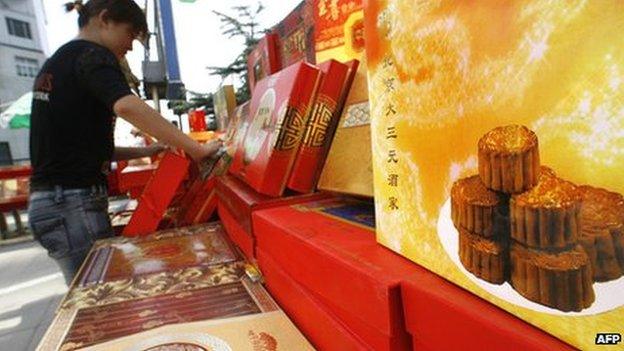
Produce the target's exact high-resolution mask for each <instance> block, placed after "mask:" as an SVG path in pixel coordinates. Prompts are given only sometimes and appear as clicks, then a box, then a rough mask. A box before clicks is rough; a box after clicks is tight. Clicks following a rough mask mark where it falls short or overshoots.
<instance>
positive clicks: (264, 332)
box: [93, 311, 314, 351]
mask: <svg viewBox="0 0 624 351" xmlns="http://www.w3.org/2000/svg"><path fill="white" fill-rule="evenodd" d="M274 345H278V346H279V349H284V350H302V351H312V350H314V348H313V347H312V345H310V343H309V342H308V341H307V340H306V339H305V338H304V337H303V335H302V334H301V333H300V332H299V331H298V330H297V327H295V326H294V325H293V323H292V322H291V321H290V320H289V319H288V317H287V316H286V314H285V313H284V312H282V311H273V312H268V313H257V314H251V315H247V316H242V317H231V318H224V319H218V320H210V321H201V322H194V323H185V324H182V325H170V326H165V327H161V328H158V329H156V330H151V331H147V332H143V333H140V334H136V335H132V336H127V337H124V338H122V339H119V340H115V341H111V342H107V343H105V344H102V345H98V346H97V347H94V349H93V351H98V350H101V351H115V350H119V351H121V350H129V349H130V350H131V349H133V348H135V347H136V348H137V349H141V350H148V349H160V348H173V347H179V349H185V348H187V349H191V350H192V349H202V350H211V349H212V350H214V349H218V350H240V351H257V350H276V348H274Z"/></svg>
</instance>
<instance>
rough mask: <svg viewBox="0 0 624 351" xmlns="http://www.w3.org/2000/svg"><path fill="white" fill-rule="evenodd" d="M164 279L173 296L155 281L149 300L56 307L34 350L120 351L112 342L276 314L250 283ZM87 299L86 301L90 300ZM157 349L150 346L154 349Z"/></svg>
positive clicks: (263, 294) (172, 276) (125, 297)
mask: <svg viewBox="0 0 624 351" xmlns="http://www.w3.org/2000/svg"><path fill="white" fill-rule="evenodd" d="M168 278H169V280H168V282H169V283H170V284H176V283H177V285H178V290H177V291H176V290H175V289H174V291H163V290H164V289H163V286H162V281H163V278H161V281H160V289H159V288H158V287H157V288H154V290H153V291H152V293H151V294H150V295H149V296H131V295H128V294H126V295H123V298H118V299H117V300H114V299H113V301H107V303H102V304H95V305H89V306H75V307H69V308H66V307H62V308H61V309H60V310H59V312H58V313H57V315H56V318H55V319H54V321H53V322H52V324H51V325H50V328H49V329H48V332H47V333H46V335H45V336H44V338H43V339H42V341H41V343H40V345H39V349H40V350H46V351H47V350H61V349H62V350H66V349H76V348H77V347H88V346H96V345H98V346H97V349H100V350H113V349H122V350H123V349H126V348H125V347H127V346H128V345H125V347H121V346H119V348H117V346H118V344H117V343H118V342H119V343H123V342H124V341H125V340H128V339H130V340H133V341H134V344H136V343H137V342H145V341H146V340H150V339H151V338H152V336H151V334H150V333H145V332H147V331H148V330H152V331H153V332H154V333H157V334H158V333H162V332H163V329H170V328H179V329H178V330H177V333H176V334H177V335H178V336H180V334H182V331H183V330H184V328H185V326H189V327H190V326H192V325H193V324H194V323H197V322H203V323H206V321H211V320H212V321H215V320H221V321H223V320H225V319H227V318H228V317H234V316H251V315H255V316H258V315H262V314H264V313H274V312H279V311H280V310H279V307H278V306H277V305H276V303H275V302H274V301H273V299H272V298H271V297H270V295H269V294H268V293H267V292H266V290H265V289H264V288H263V287H262V286H261V285H260V284H256V283H251V282H249V281H248V280H246V279H239V280H238V281H234V282H227V283H225V282H224V283H216V284H215V283H214V282H213V284H212V285H204V284H203V283H204V282H201V281H198V278H199V277H198V275H197V274H195V275H194V274H188V272H187V275H186V276H183V275H179V274H178V275H176V273H174V272H172V273H170V274H169V277H168ZM213 278H217V281H218V275H215V276H213ZM142 283H143V284H149V283H147V282H142ZM193 283H195V285H194V287H193V289H188V288H187V289H180V288H181V287H184V286H185V284H186V285H191V286H192V285H193ZM118 285H119V284H118ZM121 285H128V282H127V281H126V282H122V283H121ZM101 288H102V289H106V287H101ZM109 288H110V286H109ZM105 291H109V293H110V292H111V290H105ZM113 291H118V290H113ZM128 293H131V292H128ZM101 295H102V294H99V296H98V297H101ZM93 299H94V298H93V297H91V300H93ZM87 300H88V299H87ZM286 321H287V319H286ZM288 322H289V321H288ZM206 324H207V323H206ZM269 325H270V323H269ZM287 326H290V328H292V329H290V331H293V332H294V333H293V334H294V335H296V336H299V342H301V343H303V344H305V340H304V339H303V338H302V337H301V336H300V334H299V333H298V332H297V331H296V329H294V327H292V324H290V323H287V325H284V324H282V327H287ZM231 328H232V327H230V329H231ZM191 329H192V328H191ZM252 329H254V330H257V329H255V328H252ZM248 330H249V329H247V330H246V332H248ZM150 341H154V340H153V339H152V340H150ZM162 344H166V343H165V342H163V343H162ZM162 344H161V345H162ZM77 345H80V346H77ZM158 345H159V344H158V343H156V345H154V346H158ZM140 349H144V348H142V347H141V348H140Z"/></svg>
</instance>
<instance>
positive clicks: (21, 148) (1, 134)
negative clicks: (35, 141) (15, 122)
mask: <svg viewBox="0 0 624 351" xmlns="http://www.w3.org/2000/svg"><path fill="white" fill-rule="evenodd" d="M29 133H30V129H0V141H8V142H9V145H11V156H12V157H13V160H20V159H28V158H30V154H29V150H30V149H29Z"/></svg>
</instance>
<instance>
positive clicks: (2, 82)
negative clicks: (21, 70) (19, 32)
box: [0, 0, 46, 104]
mask: <svg viewBox="0 0 624 351" xmlns="http://www.w3.org/2000/svg"><path fill="white" fill-rule="evenodd" d="M33 1H40V0H2V2H0V104H4V103H7V102H10V101H12V100H15V99H17V98H19V97H20V96H22V95H23V94H25V93H26V92H28V91H30V90H32V86H33V83H34V79H33V78H31V77H20V76H18V75H17V69H16V65H15V57H16V56H20V57H25V58H30V59H35V60H37V61H38V63H39V67H41V66H42V65H43V63H44V62H45V58H46V57H45V55H44V53H43V48H42V40H41V36H42V32H41V31H40V30H39V26H38V21H37V17H36V15H35V13H36V11H35V10H36V9H35V4H34V2H33ZM3 4H6V5H8V8H7V7H5V6H3ZM39 13H40V14H41V13H42V11H39ZM7 17H10V18H14V19H17V20H20V21H24V22H28V23H29V24H30V32H31V35H32V39H27V38H20V37H16V36H13V35H9V33H8V27H7V23H6V18H7Z"/></svg>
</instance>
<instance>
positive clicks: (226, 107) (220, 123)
mask: <svg viewBox="0 0 624 351" xmlns="http://www.w3.org/2000/svg"><path fill="white" fill-rule="evenodd" d="M235 108H236V95H235V94H234V87H233V86H231V85H224V86H222V87H220V88H219V90H217V92H216V93H215V94H214V114H215V118H216V119H217V130H219V131H226V130H227V128H228V126H229V124H230V118H232V114H233V113H234V109H235Z"/></svg>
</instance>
